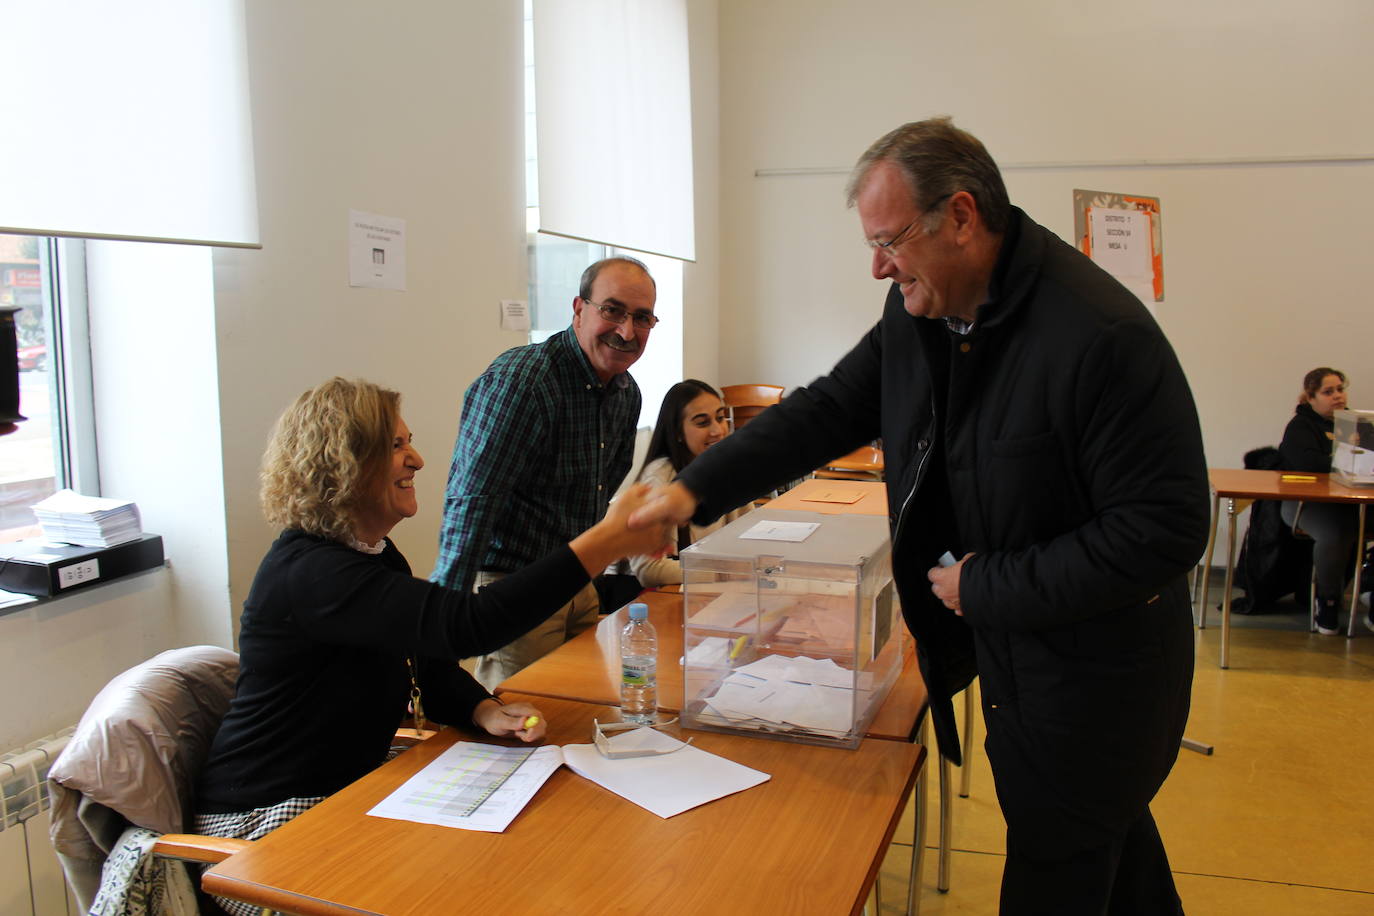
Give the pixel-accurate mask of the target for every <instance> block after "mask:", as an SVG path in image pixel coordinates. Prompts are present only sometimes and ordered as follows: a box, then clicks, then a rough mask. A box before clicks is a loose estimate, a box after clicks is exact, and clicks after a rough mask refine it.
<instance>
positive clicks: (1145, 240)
mask: <svg viewBox="0 0 1374 916" xmlns="http://www.w3.org/2000/svg"><path fill="white" fill-rule="evenodd" d="M1073 206H1074V233H1075V235H1076V236H1077V238H1078V248H1079V250H1080V251H1082V252H1083V253H1084V254H1086V255H1087V256H1088V257H1090V258H1092V259H1093V261H1095V262H1096V263H1097V264H1098V265H1099V266H1100V267H1102V269H1103V270H1105V271H1107V272H1108V273H1109V274H1111V275H1112V276H1113V277H1116V278H1117V279H1118V280H1120V281H1121V284H1122V285H1123V286H1125V287H1126V288H1127V289H1129V290H1130V291H1131V292H1133V293H1135V294H1136V295H1137V296H1139V297H1140V299H1141V301H1142V302H1144V303H1145V304H1146V305H1153V303H1155V302H1163V301H1164V245H1163V241H1162V233H1161V232H1160V209H1159V198H1158V197H1143V196H1141V195H1138V194H1119V193H1115V192H1109V191H1083V190H1075V191H1074V192H1073Z"/></svg>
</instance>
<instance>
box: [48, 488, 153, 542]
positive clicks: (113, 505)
mask: <svg viewBox="0 0 1374 916" xmlns="http://www.w3.org/2000/svg"><path fill="white" fill-rule="evenodd" d="M33 514H34V515H36V516H37V517H38V524H39V525H40V526H41V527H42V529H43V537H44V539H45V540H48V541H52V542H54V543H58V544H76V545H77V546H80V547H113V546H114V545H116V544H123V543H126V542H128V541H136V540H138V539H139V537H141V536H142V534H143V521H142V519H141V518H140V517H139V514H138V506H136V505H135V504H134V503H133V502H132V501H130V500H121V499H102V498H100V497H98V496H82V495H81V494H80V493H75V492H73V491H71V490H58V491H57V492H56V493H54V494H53V495H52V496H49V497H48V498H47V499H45V500H43V501H42V502H41V503H38V504H37V505H35V506H34V507H33Z"/></svg>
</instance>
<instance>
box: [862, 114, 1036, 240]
mask: <svg viewBox="0 0 1374 916" xmlns="http://www.w3.org/2000/svg"><path fill="white" fill-rule="evenodd" d="M879 162H891V163H892V164H893V165H895V166H896V167H897V168H898V169H899V170H900V171H901V173H902V175H903V177H905V178H906V181H907V184H908V185H909V186H910V187H911V195H912V199H913V202H914V203H915V204H916V207H917V209H919V210H921V211H922V212H923V213H925V214H926V219H925V222H924V224H923V225H924V228H925V230H926V232H933V231H935V228H937V227H938V226H939V220H938V218H936V217H937V214H936V213H932V212H930V211H931V210H932V209H933V208H934V207H935V206H936V205H937V204H939V203H940V202H942V201H944V200H946V199H948V198H949V197H951V196H952V195H954V194H956V193H957V192H959V191H967V192H968V193H969V194H971V195H972V196H973V200H974V202H975V203H976V204H977V205H978V212H979V214H981V216H982V217H983V224H984V225H986V226H987V227H988V230H989V231H990V232H994V233H1001V232H1005V231H1006V228H1007V223H1008V221H1009V220H1010V218H1011V201H1010V200H1009V199H1008V197H1007V186H1006V185H1005V184H1004V183H1003V182H1002V173H1001V172H1000V171H998V169H997V163H996V162H994V161H993V160H992V156H990V155H988V151H987V148H986V147H984V146H983V144H982V142H981V141H980V140H979V139H978V138H977V137H975V136H973V134H970V133H968V132H967V131H964V130H960V129H959V128H957V127H955V126H954V122H953V121H952V120H951V119H950V118H949V116H948V115H942V116H940V117H937V118H927V119H926V120H924V121H913V122H911V123H910V124H903V125H902V126H901V127H899V128H897V129H896V130H894V131H891V132H889V133H888V134H886V135H884V136H883V137H881V138H880V139H879V140H878V141H877V142H876V143H874V144H873V145H872V146H870V147H869V148H868V149H867V150H865V151H864V154H863V155H862V156H860V157H859V161H858V162H856V163H855V164H854V170H853V171H852V172H850V174H849V182H848V184H847V185H846V186H845V195H846V198H847V200H848V203H849V206H851V207H852V206H854V201H855V200H856V199H857V198H858V196H859V191H860V190H861V189H862V187H863V185H864V182H865V181H866V180H867V179H868V175H869V172H871V171H872V170H873V167H874V166H875V165H877V164H878V163H879ZM932 223H933V225H932Z"/></svg>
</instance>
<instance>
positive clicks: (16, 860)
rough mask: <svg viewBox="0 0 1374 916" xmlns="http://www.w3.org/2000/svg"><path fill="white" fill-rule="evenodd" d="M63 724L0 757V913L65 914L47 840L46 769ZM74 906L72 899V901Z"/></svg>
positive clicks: (58, 748) (65, 733)
mask: <svg viewBox="0 0 1374 916" xmlns="http://www.w3.org/2000/svg"><path fill="white" fill-rule="evenodd" d="M72 731H73V729H72V728H66V729H63V730H62V731H60V732H58V733H57V734H55V735H50V736H48V737H47V738H42V739H40V740H38V741H35V742H33V743H32V744H29V745H27V746H25V747H22V748H18V749H16V750H14V751H11V752H10V753H8V754H4V755H3V756H0V913H4V914H5V916H9V914H11V913H13V914H16V916H26V914H32V916H66V914H67V910H68V904H67V888H66V882H64V881H63V879H62V869H61V867H60V866H59V865H58V863H57V856H56V854H55V853H54V852H53V849H52V844H51V843H50V842H49V840H48V789H47V779H48V770H49V768H50V767H51V766H52V765H53V763H54V762H55V761H56V760H57V755H58V754H60V753H62V749H63V748H64V747H66V746H67V741H68V740H69V739H70V737H71V734H72ZM73 906H74V903H73Z"/></svg>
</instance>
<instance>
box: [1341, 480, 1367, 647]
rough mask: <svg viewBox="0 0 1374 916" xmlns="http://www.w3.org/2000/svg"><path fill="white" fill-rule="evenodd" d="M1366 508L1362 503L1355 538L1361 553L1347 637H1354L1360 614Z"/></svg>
mask: <svg viewBox="0 0 1374 916" xmlns="http://www.w3.org/2000/svg"><path fill="white" fill-rule="evenodd" d="M1364 509H1365V504H1364V503H1360V527H1359V534H1358V535H1357V537H1356V539H1355V543H1356V544H1358V545H1359V547H1360V555H1359V556H1358V557H1356V559H1355V582H1354V584H1353V585H1352V588H1353V591H1351V593H1350V623H1349V624H1347V626H1346V631H1345V636H1346V638H1347V639H1350V638H1352V637H1354V635H1355V618H1356V617H1358V616H1360V588H1361V585H1360V573H1361V572H1363V570H1364Z"/></svg>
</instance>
